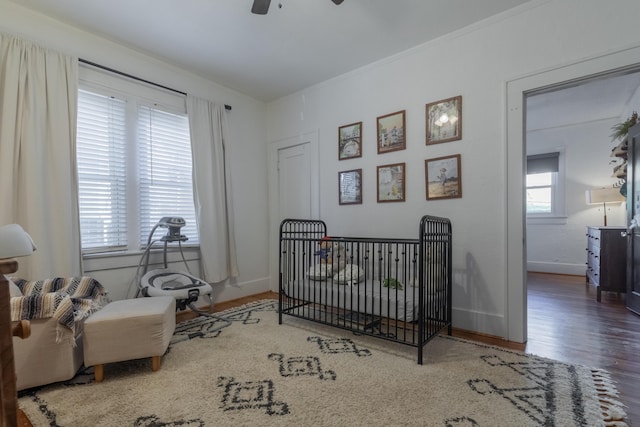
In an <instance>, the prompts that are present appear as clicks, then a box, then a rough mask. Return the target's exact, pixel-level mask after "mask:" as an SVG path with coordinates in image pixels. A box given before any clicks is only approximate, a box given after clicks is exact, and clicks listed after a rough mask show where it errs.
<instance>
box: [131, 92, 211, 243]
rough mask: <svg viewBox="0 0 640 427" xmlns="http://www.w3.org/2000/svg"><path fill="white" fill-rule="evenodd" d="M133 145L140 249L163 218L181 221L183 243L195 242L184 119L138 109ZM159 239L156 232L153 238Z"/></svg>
mask: <svg viewBox="0 0 640 427" xmlns="http://www.w3.org/2000/svg"><path fill="white" fill-rule="evenodd" d="M137 143H138V190H139V197H140V236H139V239H140V240H139V241H140V246H141V247H144V246H146V243H147V239H148V237H149V233H150V232H151V229H152V228H153V226H154V225H156V223H157V222H158V220H160V218H162V217H165V216H180V217H182V218H184V220H185V222H186V226H185V227H183V228H182V229H181V232H182V234H184V235H185V236H187V237H188V238H189V240H188V242H187V243H188V244H197V243H199V240H198V232H197V227H196V218H195V209H194V205H193V188H192V163H191V162H192V159H191V142H190V137H189V120H188V118H187V116H186V115H180V114H174V113H170V112H166V111H162V110H159V109H157V108H153V107H149V106H143V105H141V106H139V107H138V135H137ZM160 236H161V233H160V231H157V232H156V235H154V237H160Z"/></svg>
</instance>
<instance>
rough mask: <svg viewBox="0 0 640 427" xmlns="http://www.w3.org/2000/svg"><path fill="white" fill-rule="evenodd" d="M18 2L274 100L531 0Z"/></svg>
mask: <svg viewBox="0 0 640 427" xmlns="http://www.w3.org/2000/svg"><path fill="white" fill-rule="evenodd" d="M11 1H13V2H14V3H16V4H20V5H22V6H25V7H28V8H31V9H34V10H36V11H39V12H42V13H44V14H46V15H48V16H50V17H52V18H55V19H57V20H60V21H63V22H66V23H69V24H71V25H74V26H76V27H80V28H83V29H85V30H88V31H90V32H92V33H96V34H99V35H102V36H104V37H106V38H108V39H111V40H114V41H116V42H119V43H124V44H126V45H128V46H130V47H132V48H134V49H137V50H140V51H143V52H146V53H148V54H151V55H152V56H155V57H158V58H160V59H163V60H165V61H168V62H170V63H173V64H176V65H178V66H181V67H182V68H186V69H188V70H191V71H192V72H195V73H196V74H199V75H201V76H203V77H207V78H209V79H211V80H214V81H216V82H217V83H219V84H222V85H224V86H227V87H229V88H232V89H235V90H237V91H239V92H242V93H245V94H247V95H249V96H252V97H254V98H256V99H260V100H264V101H271V100H274V99H277V98H279V97H281V96H284V95H288V94H291V93H293V92H295V91H298V90H300V89H303V88H305V87H308V86H311V85H313V84H316V83H319V82H322V81H324V80H327V79H330V78H332V77H335V76H338V75H340V74H343V73H345V72H347V71H350V70H354V69H356V68H359V67H361V66H364V65H367V64H370V63H372V62H375V61H377V60H380V59H382V58H385V57H388V56H390V55H393V54H396V53H398V52H401V51H404V50H407V49H409V48H411V47H414V46H417V45H420V44H422V43H425V42H427V41H429V40H432V39H434V38H437V37H439V36H442V35H444V34H447V33H450V32H452V31H455V30H458V29H460V28H463V27H465V26H468V25H470V24H473V23H475V22H478V21H481V20H483V19H486V18H488V17H491V16H492V15H495V14H498V13H500V12H503V11H505V10H508V9H511V8H513V7H516V6H519V5H521V4H523V3H526V2H527V1H529V0H482V1H477V0H475V1H469V0H447V1H442V0H344V2H343V3H342V4H341V5H339V6H337V5H335V4H334V3H333V2H332V1H331V0H272V2H271V6H270V9H269V13H268V14H266V15H254V14H252V13H251V6H252V4H253V0H11ZM279 4H281V5H282V7H281V8H280V7H279Z"/></svg>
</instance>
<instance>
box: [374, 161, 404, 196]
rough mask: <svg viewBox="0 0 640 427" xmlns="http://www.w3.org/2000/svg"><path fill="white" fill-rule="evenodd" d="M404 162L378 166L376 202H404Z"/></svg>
mask: <svg viewBox="0 0 640 427" xmlns="http://www.w3.org/2000/svg"><path fill="white" fill-rule="evenodd" d="M404 177H405V164H404V163H395V164H392V165H383V166H378V180H377V181H378V203H382V202H404V194H405V185H404Z"/></svg>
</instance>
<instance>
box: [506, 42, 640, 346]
mask: <svg viewBox="0 0 640 427" xmlns="http://www.w3.org/2000/svg"><path fill="white" fill-rule="evenodd" d="M638 58H640V46H637V47H631V48H628V49H624V50H621V51H617V52H609V53H605V54H601V55H597V56H593V57H590V58H585V59H583V60H580V61H577V62H573V63H571V64H566V65H563V66H560V67H556V68H553V69H549V70H544V71H540V72H537V73H533V74H529V75H526V76H522V77H518V78H514V79H512V80H509V81H507V83H506V98H507V99H506V101H507V102H506V107H507V111H506V120H507V126H506V132H507V138H506V141H505V144H506V146H505V147H504V148H505V152H506V159H505V160H506V163H507V168H506V171H507V172H506V173H507V176H506V187H507V190H506V191H505V199H504V203H505V205H506V211H507V221H506V223H505V236H506V248H507V251H506V257H507V268H506V272H505V276H506V277H505V280H506V282H505V283H506V284H507V286H506V292H505V301H504V304H505V333H506V336H505V339H507V340H509V341H515V342H526V341H527V289H526V275H527V256H526V218H525V213H526V208H525V206H526V200H525V191H524V172H525V161H526V146H525V144H526V141H525V129H526V128H525V123H526V109H525V98H526V96H527V95H528V94H529V93H531V92H535V91H539V90H543V89H548V88H552V87H554V86H560V85H565V84H566V83H567V82H569V81H580V80H582V79H586V78H594V77H596V76H598V75H605V74H609V73H610V72H611V71H613V70H619V71H622V70H624V69H625V68H629V69H635V68H637V66H638V64H639V61H638Z"/></svg>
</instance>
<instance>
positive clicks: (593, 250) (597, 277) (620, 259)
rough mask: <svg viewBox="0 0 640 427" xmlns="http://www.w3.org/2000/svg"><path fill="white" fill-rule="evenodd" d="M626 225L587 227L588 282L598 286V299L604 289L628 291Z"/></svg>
mask: <svg viewBox="0 0 640 427" xmlns="http://www.w3.org/2000/svg"><path fill="white" fill-rule="evenodd" d="M624 230H625V228H624V227H588V228H587V271H586V272H585V276H586V279H587V283H592V284H593V285H595V286H596V288H597V300H598V301H600V299H601V292H602V291H609V292H625V291H626V276H627V273H626V253H627V244H626V239H625V238H624V237H622V235H621V232H622V231H624Z"/></svg>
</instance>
